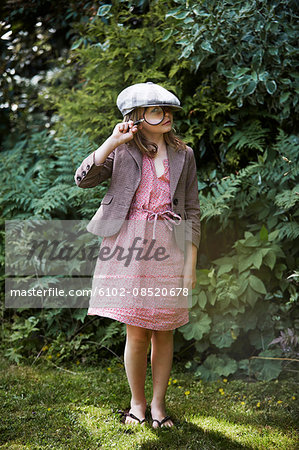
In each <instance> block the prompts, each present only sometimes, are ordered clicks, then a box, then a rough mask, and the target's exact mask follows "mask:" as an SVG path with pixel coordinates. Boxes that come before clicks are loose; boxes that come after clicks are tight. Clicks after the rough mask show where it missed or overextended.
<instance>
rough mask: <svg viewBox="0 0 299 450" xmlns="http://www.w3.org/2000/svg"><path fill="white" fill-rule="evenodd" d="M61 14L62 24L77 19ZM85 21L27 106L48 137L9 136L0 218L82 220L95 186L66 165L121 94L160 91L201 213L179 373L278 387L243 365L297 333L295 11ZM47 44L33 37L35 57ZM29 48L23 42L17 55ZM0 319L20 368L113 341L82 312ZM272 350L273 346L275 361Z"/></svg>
mask: <svg viewBox="0 0 299 450" xmlns="http://www.w3.org/2000/svg"><path fill="white" fill-rule="evenodd" d="M85 6H86V7H87V4H86V5H85ZM67 8H68V7H67ZM70 8H71V11H69V14H70V16H69V17H66V20H67V21H68V20H70V21H73V20H75V16H74V15H73V13H75V12H76V11H75V8H76V7H75V6H73V5H72V6H70ZM96 11H97V15H96ZM90 14H91V15H92V17H87V18H88V19H91V20H86V21H85V20H81V19H82V17H81V16H80V18H78V22H77V23H76V24H74V30H75V29H76V32H75V34H76V33H77V36H78V33H79V34H80V36H79V37H78V38H76V40H75V41H74V40H73V39H71V40H72V42H71V45H70V46H71V49H70V51H69V52H68V53H67V54H65V57H63V58H60V59H59V61H58V60H57V61H56V62H55V64H54V66H55V67H54V70H52V72H51V73H48V74H47V76H45V74H44V73H42V74H41V75H42V81H41V83H40V85H39V91H40V92H39V99H38V100H36V99H35V100H34V106H37V105H38V102H40V105H42V106H43V108H44V110H47V114H48V116H49V125H51V124H54V127H53V128H52V129H51V130H50V133H47V132H42V133H36V132H34V133H32V130H33V129H34V130H35V128H34V126H35V123H36V122H34V121H33V117H32V116H31V115H30V114H28V115H27V116H26V120H23V119H22V120H21V121H20V124H19V125H18V126H17V124H16V129H17V130H18V132H20V130H21V131H23V135H22V136H21V137H20V138H19V139H18V140H17V142H15V136H13V137H11V136H9V137H8V139H7V140H6V142H5V151H4V152H3V160H2V179H3V195H2V198H1V200H0V207H1V211H2V215H3V217H4V218H5V219H27V218H41V219H55V218H59V219H80V218H86V219H90V218H91V217H92V215H93V214H94V212H95V211H96V209H97V207H98V206H99V201H100V199H101V198H102V197H103V195H104V193H105V190H106V187H107V184H106V183H104V184H103V185H101V186H99V187H98V188H96V189H85V190H84V189H78V188H77V186H76V185H75V183H74V173H75V170H76V168H77V167H78V166H79V164H80V163H81V161H82V160H83V158H84V157H85V156H87V155H88V154H89V153H91V151H93V150H94V149H95V148H96V145H97V144H101V143H102V142H103V140H104V139H106V138H107V137H108V136H109V135H110V133H111V131H112V128H113V126H114V124H115V122H116V121H117V120H121V115H120V113H119V111H118V110H117V108H116V105H115V102H116V97H117V95H118V93H119V92H120V90H121V89H123V88H124V87H126V86H127V85H129V84H132V83H137V82H144V81H149V80H151V81H153V82H157V83H159V84H162V85H163V86H165V87H166V88H168V89H170V90H172V91H173V92H175V93H176V94H177V95H178V97H179V98H180V99H181V101H182V105H183V107H184V111H183V114H177V115H176V117H175V118H176V125H175V126H176V128H177V130H178V132H179V133H180V134H181V135H182V137H183V139H184V140H185V141H186V142H187V143H188V144H190V145H191V146H192V147H193V149H194V153H195V157H196V160H197V163H198V169H199V181H198V188H199V191H200V192H199V199H200V203H201V210H202V244H201V248H200V251H199V270H198V282H197V286H196V289H195V290H194V292H193V307H192V310H191V312H190V323H188V324H187V325H186V326H184V327H182V328H181V329H180V330H179V331H178V332H177V333H176V337H177V341H178V342H179V343H180V345H181V346H183V345H184V343H186V345H188V346H193V348H194V353H193V354H192V355H190V358H191V357H193V358H194V359H193V362H192V364H191V362H190V367H192V369H193V370H195V371H196V373H197V375H198V376H200V377H203V378H206V379H214V377H215V376H216V375H215V374H217V376H218V377H219V376H221V375H224V376H231V375H234V374H236V373H238V374H245V375H246V376H252V375H254V376H255V377H256V378H258V379H262V378H265V379H271V377H272V378H275V377H277V376H278V375H279V373H280V372H281V370H282V369H283V368H284V367H285V364H284V363H282V364H280V363H278V362H277V361H274V360H273V361H272V362H271V361H270V360H265V361H263V360H262V359H259V360H251V359H250V356H252V355H255V356H260V357H261V358H262V357H263V356H264V355H268V354H270V353H267V352H269V351H270V350H269V349H268V346H270V345H271V342H273V341H274V340H275V338H276V336H277V334H278V333H279V332H281V330H286V329H288V328H289V329H292V330H294V331H293V333H294V336H295V335H296V333H297V329H298V323H299V319H298V316H297V315H296V314H297V313H296V304H297V302H298V293H297V292H296V282H297V281H296V280H297V279H296V278H294V277H293V275H290V274H295V273H296V270H298V256H297V255H298V236H299V226H298V223H297V219H298V207H297V202H298V184H297V183H298V182H297V178H298V154H299V151H298V150H299V145H298V138H297V137H296V136H294V134H293V130H294V124H295V122H296V119H297V117H298V84H297V83H298V76H297V74H296V73H295V64H296V57H297V47H296V45H297V42H296V41H295V39H296V35H295V31H296V29H297V22H298V20H297V21H296V14H295V2H291V1H289V2H282V1H278V0H276V1H274V2H269V1H267V0H260V1H258V2H256V1H251V0H250V1H247V2H240V1H237V2H232V1H228V0H226V1H225V2H220V1H218V0H215V1H212V2H206V1H202V2H196V1H195V0H192V1H189V2H185V1H183V0H175V1H170V0H169V1H166V2H165V1H163V2H162V1H161V0H158V1H156V2H146V1H141V2H138V4H136V2H123V1H121V2H112V3H109V4H105V3H101V4H100V5H97V7H96V9H95V8H94V7H93V6H92V7H91V11H90ZM57 20H58V22H59V20H60V19H57ZM69 36H72V32H71V31H70V35H69ZM18 39H19V38H18ZM30 39H31V38H30ZM30 39H29V40H30ZM47 39H48V34H47V32H44V36H43V38H41V41H40V42H39V43H38V50H39V51H40V50H42V49H43V46H45V44H46V42H45V41H47ZM33 41H34V42H35V36H33ZM30 42H31V40H30ZM15 43H16V46H17V45H18V42H17V41H16V42H15ZM22 45H23V44H22ZM24 45H25V44H24ZM16 46H13V50H12V51H13V53H14V54H16V53H17V51H16ZM31 47H32V45H30V46H29V47H28V49H27V50H26V49H25V50H24V49H23V47H22V48H21V57H23V56H24V55H25V56H24V57H25V59H26V58H28V55H30V54H31V52H32V48H31ZM23 50H24V51H23ZM46 50H47V49H46V48H45V49H44V50H43V51H44V52H46V54H48V53H47V51H48V50H49V49H48V50H47V51H46ZM49 51H50V50H49ZM6 56H7V55H6ZM6 56H5V58H6ZM6 59H7V58H6ZM52 62H53V61H52ZM9 70H10V69H9ZM8 81H9V80H8ZM3 83H4V85H5V86H6V87H5V89H6V91H5V92H6V94H5V95H8V94H7V93H8V92H9V83H8V84H7V81H6V80H4V81H3ZM12 83H13V85H14V86H15V79H14V78H13V79H12ZM33 91H34V92H33ZM33 91H32V92H31V91H30V92H29V94H30V95H29V96H28V98H29V99H31V98H32V97H34V96H35V95H36V88H34V89H33ZM26 92H27V91H26ZM26 95H27V94H26ZM28 101H29V100H28ZM43 120H44V121H45V118H43V119H41V121H43ZM33 122H34V123H33ZM38 123H39V122H38ZM24 124H25V125H26V126H27V125H28V135H27V128H26V126H24ZM278 126H279V127H278ZM54 128H55V130H54ZM37 129H38V127H37ZM16 248H17V247H16ZM1 261H2V266H3V264H4V259H3V257H2V259H1ZM33 315H34V317H36V318H37V319H38V322H37V323H36V324H34V325H33V324H32V323H31V319H30V318H31V317H32V316H33ZM3 316H4V327H3V330H4V336H5V340H4V342H5V347H4V344H3V349H4V348H5V351H6V356H7V357H8V358H9V359H10V360H12V361H14V362H17V363H18V362H20V361H21V360H22V358H24V357H30V355H34V352H35V354H36V355H37V354H38V353H39V352H40V351H41V349H43V348H44V347H48V348H47V350H42V351H43V352H48V356H49V359H50V358H53V359H56V360H57V361H59V358H63V359H65V360H69V359H72V358H74V357H75V356H79V358H81V359H82V360H83V358H86V354H87V353H89V354H92V351H91V350H94V352H96V350H97V349H99V348H100V349H101V351H103V349H104V348H106V347H107V348H108V349H109V350H110V351H111V349H112V348H114V349H115V347H116V348H118V347H120V346H121V345H122V344H123V339H124V334H123V330H124V327H123V326H122V325H121V324H118V323H114V322H113V323H112V324H111V323H110V325H109V322H108V321H106V319H101V322H100V324H101V325H100V326H98V325H97V326H96V325H95V324H94V325H92V324H93V321H92V320H91V319H90V318H89V317H86V310H74V311H69V310H61V309H57V310H49V311H42V312H38V313H36V311H34V313H33V312H32V311H26V310H25V311H22V310H18V311H16V312H14V314H13V315H12V314H11V312H10V311H4V312H3ZM96 322H97V323H98V321H96ZM14 323H16V324H17V327H19V328H14V329H12V326H13V324H14ZM32 326H33V328H32ZM80 327H82V330H83V333H82V334H81V332H80V331H79V330H80V329H81V328H80ZM35 328H38V329H37V330H36V329H35ZM18 330H20V331H18ZM22 336H24V338H23V339H22ZM11 337H12V340H11ZM272 345H273V344H272ZM99 346H100V347H99ZM187 348H188V347H187ZM113 351H114V350H113ZM282 351H283V350H282V349H281V348H277V349H272V348H271V352H274V353H272V355H276V356H277V355H279V354H281V352H282ZM265 352H266V353H265ZM57 354H59V357H58V356H57ZM276 356H274V357H276ZM91 358H92V357H91ZM213 373H214V374H213Z"/></svg>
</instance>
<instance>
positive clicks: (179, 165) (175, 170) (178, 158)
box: [127, 143, 186, 200]
mask: <svg viewBox="0 0 299 450" xmlns="http://www.w3.org/2000/svg"><path fill="white" fill-rule="evenodd" d="M130 144H131V143H130ZM127 149H128V152H129V153H130V155H131V156H132V158H134V160H135V161H136V164H137V165H138V169H139V176H140V179H141V174H142V157H143V155H142V153H141V152H140V150H139V148H138V147H136V146H135V145H134V144H133V145H132V144H131V145H128V146H127ZM185 154H186V152H185V151H184V150H181V149H180V150H177V151H176V150H174V148H173V147H171V146H170V145H167V155H168V162H169V181H170V196H171V200H173V196H174V193H175V190H176V187H177V184H178V181H179V178H180V175H181V173H182V170H183V166H184V163H185Z"/></svg>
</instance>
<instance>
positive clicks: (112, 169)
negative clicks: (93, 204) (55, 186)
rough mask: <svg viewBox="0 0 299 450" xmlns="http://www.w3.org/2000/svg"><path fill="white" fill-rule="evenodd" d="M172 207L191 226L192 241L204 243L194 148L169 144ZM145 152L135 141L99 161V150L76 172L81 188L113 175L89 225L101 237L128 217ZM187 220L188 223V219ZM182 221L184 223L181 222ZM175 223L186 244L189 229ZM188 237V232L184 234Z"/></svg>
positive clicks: (139, 178)
mask: <svg viewBox="0 0 299 450" xmlns="http://www.w3.org/2000/svg"><path fill="white" fill-rule="evenodd" d="M167 156H168V162H169V180H170V197H171V210H172V211H173V212H174V213H176V214H178V215H179V216H180V217H181V218H182V219H185V220H182V221H181V224H182V223H184V224H185V226H186V224H187V225H189V229H190V224H191V228H192V229H190V230H189V232H190V236H192V237H191V239H190V240H191V241H192V243H193V244H194V245H195V246H196V247H197V248H198V247H199V243H200V207H199V200H198V181H197V171H196V162H195V157H194V154H193V150H192V149H191V148H190V147H187V149H186V150H185V149H179V150H177V151H176V150H175V149H174V148H172V147H171V146H169V145H168V146H167ZM142 157H143V155H142V153H141V152H140V150H139V149H138V147H137V146H136V145H135V144H134V142H133V141H131V142H129V143H127V144H122V145H120V146H119V147H117V148H115V149H114V150H113V151H112V152H111V153H110V155H108V157H107V158H106V160H105V161H104V162H103V163H101V164H99V165H96V164H95V159H94V158H95V152H93V153H91V154H90V155H89V156H87V158H85V159H84V160H83V162H82V163H81V165H80V166H79V167H78V169H77V170H76V173H75V182H76V184H77V186H79V187H80V188H92V187H94V186H97V185H99V184H100V183H102V182H103V181H105V180H107V179H108V178H110V177H111V183H110V186H109V188H108V190H107V192H106V194H105V196H104V198H103V200H102V202H101V204H100V207H99V209H98V210H97V212H96V214H95V215H94V216H93V218H92V219H91V221H90V222H89V224H88V226H87V230H88V231H90V232H91V233H93V234H96V235H98V236H102V237H105V236H112V235H114V234H115V233H117V232H118V231H119V230H120V228H121V226H122V224H123V222H124V220H125V219H126V218H127V217H128V213H129V209H130V205H131V203H132V200H133V196H134V194H135V192H136V190H137V188H138V186H139V183H140V181H141V176H142ZM186 220H187V222H186ZM181 224H180V225H181ZM180 225H178V226H174V234H175V239H176V242H177V244H178V246H179V247H180V248H181V249H182V250H183V251H184V248H183V247H182V239H183V235H182V232H185V231H183V230H185V228H184V227H183V228H182V226H180ZM184 236H185V235H184Z"/></svg>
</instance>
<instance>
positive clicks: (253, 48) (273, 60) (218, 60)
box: [164, 0, 299, 123]
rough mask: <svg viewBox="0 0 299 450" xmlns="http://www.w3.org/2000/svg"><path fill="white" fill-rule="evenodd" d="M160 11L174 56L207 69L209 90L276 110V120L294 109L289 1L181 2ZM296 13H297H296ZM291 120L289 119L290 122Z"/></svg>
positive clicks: (293, 29) (293, 19)
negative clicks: (177, 49) (176, 50)
mask: <svg viewBox="0 0 299 450" xmlns="http://www.w3.org/2000/svg"><path fill="white" fill-rule="evenodd" d="M175 3H176V6H175V8H174V9H172V10H170V11H168V12H167V14H166V19H167V26H168V29H169V30H171V32H169V33H167V35H165V37H164V39H165V40H166V41H167V40H168V39H172V38H173V36H175V38H176V42H177V45H178V46H180V59H188V60H189V61H190V62H191V64H192V69H193V70H194V71H195V72H201V73H203V74H205V75H206V74H208V79H209V83H210V84H211V87H212V89H213V88H214V87H215V88H216V87H217V88H218V89H220V90H222V93H223V95H224V96H227V97H228V98H229V99H233V100H235V101H236V103H237V105H238V107H239V108H241V107H242V106H243V104H244V105H245V104H246V105H253V106H255V107H257V108H263V109H264V110H265V111H268V112H271V113H273V114H275V115H276V120H278V121H279V122H280V123H282V121H284V120H286V119H288V120H289V121H293V120H294V117H293V115H294V113H295V112H297V113H298V94H299V92H298V74H297V73H296V70H295V67H296V64H297V60H298V45H297V38H298V11H297V5H296V2H293V1H281V0H276V1H268V0H260V1H258V2H257V1H253V0H249V1H246V2H243V1H242V2H241V1H237V2H236V1H231V0H226V1H219V0H215V1H209V2H208V1H202V2H197V1H195V0H191V1H189V2H185V1H183V0H177V1H176V2H175ZM296 13H297V14H296ZM293 123H295V122H293Z"/></svg>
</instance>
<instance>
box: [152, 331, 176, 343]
mask: <svg viewBox="0 0 299 450" xmlns="http://www.w3.org/2000/svg"><path fill="white" fill-rule="evenodd" d="M152 340H154V341H160V342H164V341H165V342H169V341H172V340H173V330H169V331H158V330H155V331H153V333H152Z"/></svg>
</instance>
